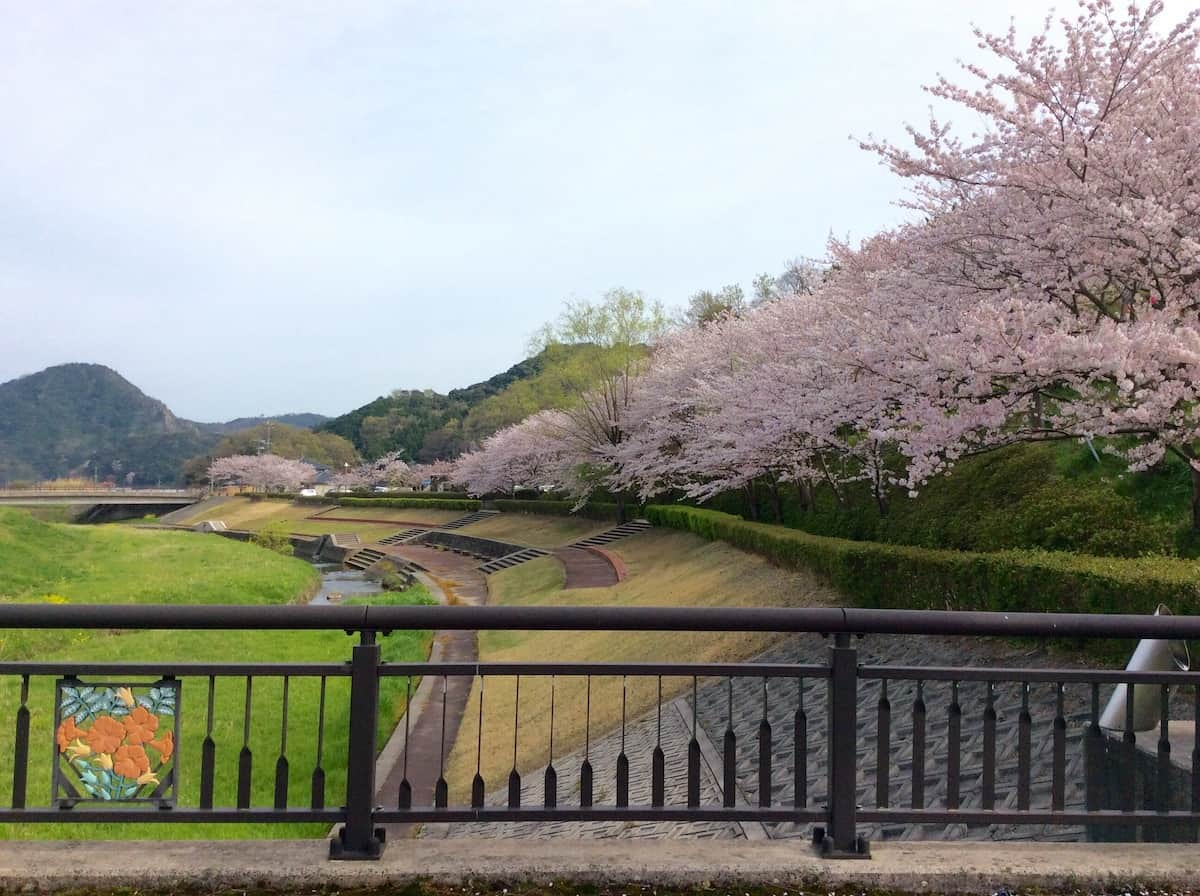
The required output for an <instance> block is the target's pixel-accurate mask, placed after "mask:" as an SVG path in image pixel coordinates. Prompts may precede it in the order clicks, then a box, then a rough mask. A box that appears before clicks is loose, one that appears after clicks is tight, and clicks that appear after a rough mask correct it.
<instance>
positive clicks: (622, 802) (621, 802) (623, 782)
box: [617, 675, 662, 809]
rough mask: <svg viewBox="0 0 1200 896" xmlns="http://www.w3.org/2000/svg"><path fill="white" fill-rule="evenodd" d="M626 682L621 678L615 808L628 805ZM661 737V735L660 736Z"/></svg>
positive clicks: (659, 718)
mask: <svg viewBox="0 0 1200 896" xmlns="http://www.w3.org/2000/svg"><path fill="white" fill-rule="evenodd" d="M627 688H628V682H627V680H626V677H625V676H624V675H622V676H621V752H620V753H619V754H617V808H618V809H624V808H625V807H626V806H628V805H629V757H628V756H626V755H625V704H626V696H627ZM658 707H659V708H658V720H659V730H660V731H661V730H662V699H661V698H659V701H658ZM660 737H661V735H660Z"/></svg>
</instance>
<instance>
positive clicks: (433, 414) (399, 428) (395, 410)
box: [317, 346, 592, 462]
mask: <svg viewBox="0 0 1200 896" xmlns="http://www.w3.org/2000/svg"><path fill="white" fill-rule="evenodd" d="M590 350H592V349H591V347H590V346H557V347H555V348H553V349H546V350H544V351H542V352H540V353H539V354H537V355H535V356H533V357H532V358H526V359H525V360H524V361H521V362H520V363H518V364H514V365H513V366H512V367H510V368H508V370H506V371H504V372H503V373H498V374H496V375H495V376H493V377H490V378H488V379H486V380H484V381H483V382H481V383H475V384H474V385H471V386H466V387H465V388H462V389H451V390H450V392H448V393H447V394H445V395H443V394H441V393H439V392H435V391H433V390H432V389H425V390H416V389H397V390H396V391H395V392H393V393H392V394H391V395H387V396H381V397H379V398H377V399H375V400H374V401H372V402H370V403H368V404H365V405H363V406H362V407H360V408H356V409H355V410H353V411H350V412H349V413H347V414H343V415H342V416H340V417H334V418H333V419H332V420H327V421H325V422H324V423H322V424H320V425H319V426H318V427H317V431H318V432H332V433H337V434H338V435H340V436H342V437H344V438H347V439H349V440H350V441H351V442H353V443H354V446H355V447H356V448H357V449H358V450H359V451H360V452H361V453H362V454H363V456H364V457H369V458H375V457H379V456H381V455H383V454H387V453H388V452H391V451H400V452H402V453H403V455H404V457H405V458H406V459H407V460H410V461H412V460H416V461H421V462H426V461H431V460H437V459H439V458H442V459H448V458H453V457H456V456H457V455H458V454H460V453H462V452H463V451H465V450H467V449H468V448H470V447H472V446H473V445H475V444H477V443H478V442H479V440H480V439H482V438H484V437H486V436H488V435H490V434H491V433H493V432H495V431H496V430H498V429H500V428H502V427H504V426H507V425H509V424H510V423H516V422H517V421H519V420H522V419H524V417H526V416H527V415H528V414H531V413H533V412H534V411H537V410H540V409H542V408H547V407H559V406H561V405H562V404H563V403H564V402H565V401H566V400H568V399H567V397H566V396H564V395H563V393H562V391H561V385H560V384H558V383H556V377H555V375H554V374H555V371H556V369H558V368H559V367H561V365H563V364H566V363H568V362H569V361H570V359H571V358H573V357H576V355H577V353H578V352H581V351H590Z"/></svg>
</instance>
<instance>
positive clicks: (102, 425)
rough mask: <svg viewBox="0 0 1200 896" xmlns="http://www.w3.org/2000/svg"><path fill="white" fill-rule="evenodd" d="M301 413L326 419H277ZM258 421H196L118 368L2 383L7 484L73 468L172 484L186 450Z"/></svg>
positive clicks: (2, 480)
mask: <svg viewBox="0 0 1200 896" xmlns="http://www.w3.org/2000/svg"><path fill="white" fill-rule="evenodd" d="M296 418H299V421H304V422H305V423H307V422H309V421H314V420H315V421H319V420H320V419H323V418H319V417H318V416H317V415H315V414H294V415H283V416H280V417H275V418H272V419H273V420H277V421H283V422H293V421H295V420H296ZM255 422H258V421H255V420H253V419H249V420H244V421H230V422H229V423H223V424H222V423H219V424H200V423H194V422H192V421H190V420H184V419H181V418H179V417H176V416H175V415H174V414H173V413H171V410H170V408H168V407H167V406H166V405H165V404H163V403H162V402H161V401H158V400H156V399H154V398H151V397H150V396H148V395H146V394H145V393H144V392H142V390H141V389H139V388H138V387H137V386H135V385H134V384H133V383H131V382H129V381H128V380H127V379H125V378H124V377H123V376H121V375H120V374H119V373H117V372H116V371H115V370H111V369H110V368H108V367H105V366H103V365H100V364H61V365H59V366H56V367H49V368H47V369H45V370H43V371H40V372H38V373H34V374H30V375H29V376H23V377H20V378H18V379H15V380H11V381H9V382H7V383H0V484H6V483H11V482H13V481H18V480H31V481H36V480H42V479H54V478H57V477H60V476H72V475H73V476H82V477H84V478H87V479H91V478H96V479H99V480H111V481H114V482H116V483H118V484H121V485H125V484H126V482H127V479H128V477H129V474H130V473H132V474H134V475H133V479H132V480H130V481H131V482H132V484H134V485H155V484H158V483H160V482H161V483H163V484H171V483H175V482H177V481H178V480H179V476H180V468H181V466H182V464H183V462H184V461H185V460H186V459H187V458H189V457H192V456H194V455H197V454H203V453H205V452H207V451H209V450H211V449H212V448H213V446H214V445H216V444H217V442H218V440H219V439H220V438H221V434H222V433H229V432H233V431H235V430H240V429H244V428H246V427H247V426H252V425H253V424H254V423H255ZM242 423H244V424H245V425H239V424H242ZM302 425H303V424H302Z"/></svg>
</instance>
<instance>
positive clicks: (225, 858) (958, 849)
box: [0, 840, 1200, 893]
mask: <svg viewBox="0 0 1200 896" xmlns="http://www.w3.org/2000/svg"><path fill="white" fill-rule="evenodd" d="M328 849H329V847H328V844H327V843H326V842H325V841H323V840H301V841H296V840H274V841H271V840H253V841H165V842H161V841H154V842H142V843H139V842H119V843H118V842H112V841H107V842H106V841H74V842H68V841H59V842H28V841H26V842H6V843H0V888H2V889H3V890H5V891H16V890H20V891H25V892H38V891H40V892H52V891H58V890H80V889H84V888H92V889H96V888H100V889H109V888H117V887H130V888H134V889H136V890H137V891H139V892H146V891H167V890H172V889H178V888H186V887H190V888H200V887H202V888H204V889H205V891H212V890H218V889H224V888H228V889H233V888H238V889H250V890H258V891H262V890H285V889H287V890H297V889H299V888H301V887H304V888H316V887H382V886H385V885H395V884H399V883H411V882H414V881H420V880H428V881H434V882H439V883H463V882H466V881H472V882H479V883H483V882H492V883H497V884H502V885H503V886H504V887H506V888H512V887H513V886H514V884H516V883H518V882H521V881H528V882H540V883H548V882H552V881H571V882H574V883H591V884H608V883H620V884H633V883H643V884H652V885H654V886H656V887H672V886H674V887H683V886H697V885H707V886H712V885H714V884H718V883H726V884H728V883H737V884H740V885H759V886H763V885H776V886H783V887H788V886H792V887H795V886H796V885H797V884H806V885H809V886H821V887H825V888H826V890H827V891H831V890H832V889H833V888H838V889H848V888H851V887H855V888H859V889H867V890H870V889H891V890H894V891H897V892H904V893H926V892H940V893H994V892H996V891H998V890H1000V889H1007V890H1009V891H1010V892H1012V891H1015V890H1017V889H1021V890H1025V889H1029V888H1034V887H1041V888H1044V889H1051V890H1055V889H1064V888H1082V889H1100V888H1106V887H1107V888H1111V887H1114V886H1139V887H1142V888H1145V887H1152V886H1156V887H1164V886H1175V887H1178V886H1189V885H1190V884H1191V882H1194V881H1196V880H1197V870H1196V869H1197V868H1198V867H1200V847H1197V846H1195V845H1191V844H1188V845H1183V844H1145V843H1140V844H1123V845H1115V844H1046V843H1022V844H1017V843H1004V844H999V843H969V844H967V843H956V844H946V843H896V844H878V845H876V846H875V847H874V850H873V852H874V857H873V858H872V859H871V860H869V861H830V860H825V859H820V858H817V857H816V856H815V855H814V854H813V853H812V851H811V849H809V848H807V847H804V846H800V845H798V844H796V843H734V842H729V843H722V844H721V847H720V849H714V848H713V844H712V843H704V842H685V841H660V842H654V843H647V842H632V841H629V840H610V841H604V842H597V841H571V842H563V841H558V842H555V843H546V842H540V843H539V842H530V841H511V840H488V841H478V840H444V841H420V842H419V843H413V842H412V841H405V842H401V843H397V844H392V845H390V846H389V847H388V848H387V849H386V850H385V851H384V855H383V858H382V859H381V860H379V861H377V862H331V861H329V860H328V858H327V853H328ZM131 857H137V859H136V861H131Z"/></svg>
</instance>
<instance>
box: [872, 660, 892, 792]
mask: <svg viewBox="0 0 1200 896" xmlns="http://www.w3.org/2000/svg"><path fill="white" fill-rule="evenodd" d="M875 724H876V731H877V732H878V735H879V736H878V737H877V738H876V741H875V805H876V806H878V807H879V808H880V809H886V808H887V807H888V800H889V796H890V791H891V781H890V776H891V771H892V701H891V700H889V699H888V683H887V679H886V678H883V679H880V681H879V708H878V720H877V722H876V723H875Z"/></svg>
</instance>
